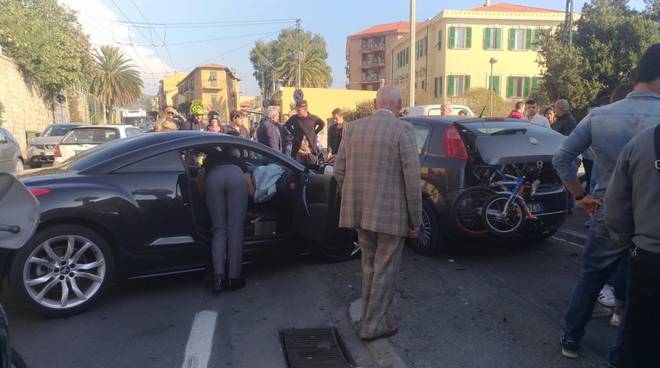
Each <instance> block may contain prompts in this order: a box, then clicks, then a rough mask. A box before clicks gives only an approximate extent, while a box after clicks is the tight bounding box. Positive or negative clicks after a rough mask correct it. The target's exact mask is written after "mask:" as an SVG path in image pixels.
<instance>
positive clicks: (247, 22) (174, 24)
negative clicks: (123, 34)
mask: <svg viewBox="0 0 660 368" xmlns="http://www.w3.org/2000/svg"><path fill="white" fill-rule="evenodd" d="M295 21H296V19H294V18H291V19H255V20H231V21H221V22H172V23H152V22H133V21H131V20H130V19H129V20H128V21H125V20H118V21H116V22H117V23H122V24H131V25H147V26H165V25H166V26H168V27H179V26H180V27H185V26H212V25H218V26H220V25H253V24H256V25H259V24H262V23H293V22H295Z"/></svg>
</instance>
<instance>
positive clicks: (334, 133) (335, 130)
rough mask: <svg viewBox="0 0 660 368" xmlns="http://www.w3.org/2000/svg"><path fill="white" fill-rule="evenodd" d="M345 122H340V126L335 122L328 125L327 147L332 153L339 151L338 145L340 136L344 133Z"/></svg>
mask: <svg viewBox="0 0 660 368" xmlns="http://www.w3.org/2000/svg"><path fill="white" fill-rule="evenodd" d="M345 124H346V123H344V124H342V126H341V128H340V127H339V125H337V123H334V124H332V125H330V126H329V127H328V147H329V148H330V151H331V152H332V154H333V155H336V154H337V153H338V152H339V145H340V144H341V138H342V136H343V135H344V128H345Z"/></svg>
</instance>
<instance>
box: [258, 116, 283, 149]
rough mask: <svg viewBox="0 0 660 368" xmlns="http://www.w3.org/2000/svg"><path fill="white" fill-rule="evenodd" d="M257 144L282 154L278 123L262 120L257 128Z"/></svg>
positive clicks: (268, 119) (267, 119) (266, 119)
mask: <svg viewBox="0 0 660 368" xmlns="http://www.w3.org/2000/svg"><path fill="white" fill-rule="evenodd" d="M257 142H259V143H261V144H263V145H266V146H268V147H270V148H272V149H274V150H276V151H279V152H282V139H281V137H280V129H279V128H278V126H277V123H276V122H274V121H273V120H271V119H270V118H264V119H262V120H261V122H260V123H259V127H258V128H257Z"/></svg>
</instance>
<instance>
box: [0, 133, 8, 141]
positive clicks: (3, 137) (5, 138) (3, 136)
mask: <svg viewBox="0 0 660 368" xmlns="http://www.w3.org/2000/svg"><path fill="white" fill-rule="evenodd" d="M8 142H9V140H8V139H7V137H6V136H5V135H4V134H3V132H2V131H1V130H0V143H8Z"/></svg>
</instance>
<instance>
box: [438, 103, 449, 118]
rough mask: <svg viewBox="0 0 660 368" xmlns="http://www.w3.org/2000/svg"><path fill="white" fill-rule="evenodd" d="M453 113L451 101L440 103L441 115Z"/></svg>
mask: <svg viewBox="0 0 660 368" xmlns="http://www.w3.org/2000/svg"><path fill="white" fill-rule="evenodd" d="M451 113H452V109H451V102H449V101H447V102H443V103H442V104H440V115H441V116H449V115H451Z"/></svg>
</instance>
